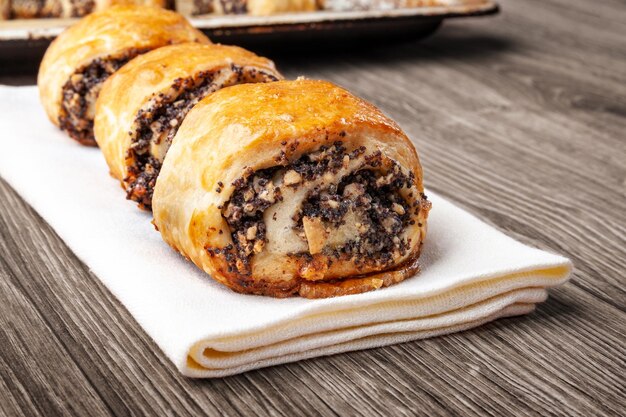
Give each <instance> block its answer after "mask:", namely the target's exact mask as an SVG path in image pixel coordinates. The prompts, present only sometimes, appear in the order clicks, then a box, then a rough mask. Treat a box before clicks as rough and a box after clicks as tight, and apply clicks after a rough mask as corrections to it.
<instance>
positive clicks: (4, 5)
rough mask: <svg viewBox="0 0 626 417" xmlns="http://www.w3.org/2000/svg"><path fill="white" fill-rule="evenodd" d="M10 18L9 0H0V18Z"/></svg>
mask: <svg viewBox="0 0 626 417" xmlns="http://www.w3.org/2000/svg"><path fill="white" fill-rule="evenodd" d="M10 18H11V0H0V20H7V19H10Z"/></svg>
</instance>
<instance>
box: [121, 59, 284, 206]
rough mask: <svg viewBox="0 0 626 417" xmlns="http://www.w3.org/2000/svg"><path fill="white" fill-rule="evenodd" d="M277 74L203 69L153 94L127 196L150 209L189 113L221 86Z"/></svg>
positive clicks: (137, 138)
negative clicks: (159, 177) (164, 169)
mask: <svg viewBox="0 0 626 417" xmlns="http://www.w3.org/2000/svg"><path fill="white" fill-rule="evenodd" d="M277 80H278V78H276V77H275V76H274V75H272V74H269V73H266V72H264V71H261V70H257V69H255V68H248V67H240V66H237V65H234V64H231V65H230V66H229V67H227V68H223V69H220V70H217V71H200V72H198V73H196V74H195V75H194V76H193V77H188V78H177V79H176V80H174V82H173V84H172V85H171V86H170V88H169V90H168V91H167V92H160V93H155V94H153V96H152V98H151V99H150V100H149V101H148V104H147V105H146V106H144V107H143V108H141V109H140V110H139V111H138V112H137V116H136V119H135V127H134V130H132V131H130V132H128V134H129V135H130V136H131V137H132V139H131V146H130V148H129V149H128V159H130V160H131V161H132V162H131V164H130V165H129V167H128V176H127V177H126V178H125V179H124V182H125V183H126V184H127V186H126V196H127V198H128V199H130V200H133V201H136V202H138V203H139V205H140V207H143V208H146V209H150V208H151V206H152V195H153V192H154V186H155V184H156V179H157V176H158V174H159V171H160V169H161V164H162V163H163V160H164V159H165V155H166V153H167V151H168V150H169V147H170V146H171V144H172V140H173V139H174V136H175V135H176V132H178V128H179V127H180V125H181V124H182V122H183V120H184V118H185V116H186V115H187V113H188V112H189V111H190V110H191V109H192V108H193V106H195V105H196V104H197V103H198V102H199V101H200V100H202V99H203V98H204V97H206V96H207V95H209V94H210V93H213V92H215V91H217V90H219V89H221V88H224V87H227V86H230V85H235V84H245V83H252V82H270V81H277Z"/></svg>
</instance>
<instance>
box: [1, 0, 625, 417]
mask: <svg viewBox="0 0 626 417" xmlns="http://www.w3.org/2000/svg"><path fill="white" fill-rule="evenodd" d="M502 4H503V13H502V14H501V16H499V17H497V18H485V19H475V20H470V21H454V22H450V23H446V25H445V26H444V27H443V29H442V30H441V31H440V32H439V33H438V34H437V35H436V36H434V37H433V38H430V39H428V40H426V41H423V42H416V43H410V44H404V45H398V46H394V47H382V48H366V49H363V50H358V51H351V52H347V51H344V52H341V53H338V52H335V53H332V54H325V53H320V52H315V53H314V54H313V55H311V54H300V55H293V54H289V53H281V52H277V53H276V54H275V56H274V57H275V58H276V61H277V64H278V66H279V68H281V69H282V70H283V71H284V72H285V73H286V75H287V76H289V77H294V76H297V75H299V74H306V75H307V76H309V77H312V78H317V77H319V78H326V79H329V80H332V81H335V82H337V83H339V84H342V85H344V86H346V87H348V88H349V89H351V90H352V91H354V92H356V93H357V94H359V95H362V96H364V97H365V98H367V99H369V100H371V101H373V102H374V103H376V104H377V105H379V106H381V107H382V109H383V110H384V111H385V112H386V113H387V114H389V115H391V116H392V117H393V118H395V119H396V120H397V121H398V122H399V123H400V125H401V126H403V127H404V128H405V129H406V131H407V133H408V134H409V136H411V137H412V138H413V139H414V140H415V144H416V146H417V149H418V151H419V152H420V154H421V157H422V161H423V165H424V172H425V176H426V183H427V186H428V187H429V188H430V189H432V190H435V191H437V192H438V193H440V194H442V195H444V196H447V197H448V198H450V199H451V200H453V201H455V202H457V203H458V204H460V205H461V206H463V207H465V208H466V209H468V210H469V211H471V212H473V213H476V214H477V215H478V216H480V217H481V218H483V219H485V220H486V221H488V222H489V223H491V224H493V225H494V226H495V227H497V228H499V229H501V230H503V231H505V232H506V233H508V234H509V235H511V236H513V237H515V238H517V239H519V240H521V241H523V242H526V243H528V244H531V245H534V246H537V247H539V248H543V249H549V250H552V251H556V252H559V253H562V254H565V255H567V256H569V257H571V258H572V260H573V261H574V263H575V266H576V271H575V273H574V276H573V279H572V281H571V282H570V283H568V284H567V285H566V286H564V287H562V288H559V289H556V290H554V291H552V292H551V298H550V299H549V300H548V302H546V303H545V304H543V305H541V306H540V307H539V308H538V310H537V312H536V313H534V314H532V315H529V316H526V317H522V318H515V319H507V320H500V321H498V322H496V323H492V324H489V325H486V326H483V327H481V328H478V329H476V330H472V331H468V332H464V333H460V334H454V335H451V336H446V337H439V338H434V339H430V340H423V341H417V342H412V343H404V344H401V345H397V346H391V347H386V348H380V349H372V350H368V351H362V352H353V353H347V354H342V355H336V356H332V357H324V358H319V359H313V360H307V361H302V362H298V363H294V364H289V365H284V366H276V367H273V368H268V369H261V370H258V371H253V372H248V373H246V374H243V375H238V376H234V377H229V378H224V379H216V380H191V379H186V378H184V377H182V376H180V375H179V374H178V373H177V371H176V369H175V368H174V366H173V365H172V364H171V363H170V362H169V361H168V360H167V359H166V358H165V356H164V355H163V354H161V353H160V351H159V349H158V348H157V347H156V346H155V344H154V343H153V342H152V341H151V340H150V338H149V337H148V336H147V335H146V334H145V333H144V332H143V330H142V329H141V328H140V327H139V326H138V324H137V323H136V322H135V321H134V319H133V318H132V317H131V316H130V315H129V314H128V312H127V311H126V310H125V309H124V307H123V306H122V305H120V303H119V302H118V301H117V300H116V299H115V298H114V297H113V296H112V295H111V294H110V293H109V292H108V291H107V290H106V289H105V288H104V287H103V285H102V284H100V282H99V281H98V279H97V278H96V277H95V276H93V275H92V274H91V273H90V272H89V270H88V269H87V267H85V265H83V264H82V263H81V262H80V261H79V260H78V259H77V258H76V257H75V256H74V255H73V254H72V253H71V252H70V251H69V249H68V248H67V247H66V246H65V244H64V243H63V242H62V241H61V240H60V239H59V237H58V236H57V235H56V234H55V232H54V231H53V230H52V229H51V228H50V227H49V226H48V225H47V224H46V223H45V222H43V221H42V220H41V218H40V217H39V216H38V215H37V214H36V213H35V212H34V211H33V210H32V209H31V208H30V207H29V206H28V205H27V204H26V203H24V202H23V201H22V200H21V198H20V197H19V196H17V195H16V193H15V192H14V191H13V190H11V188H10V187H9V186H8V185H7V184H6V183H5V182H3V181H0V255H1V256H0V300H1V301H0V349H1V350H0V352H1V355H0V361H1V362H0V370H1V373H0V375H1V379H0V413H4V414H5V415H7V416H14V415H20V414H24V415H29V416H35V415H42V416H53V415H60V414H63V415H68V414H73V415H81V416H87V415H103V414H115V415H131V414H133V415H138V414H147V415H159V416H162V415H174V414H180V415H186V414H189V415H199V414H212V415H220V414H226V415H237V414H269V415H280V416H294V415H300V414H305V415H361V414H363V415H375V414H378V415H400V414H407V415H408V414H424V415H431V416H432V415H451V414H456V415H464V416H467V415H484V414H492V415H525V416H527V415H568V416H572V415H580V416H595V415H613V416H617V415H620V414H621V415H624V412H625V410H626V400H625V395H624V390H625V389H626V383H625V379H624V378H625V377H624V375H625V374H626V365H625V361H626V358H625V355H626V350H625V349H626V347H625V346H626V337H625V333H626V331H625V330H626V329H625V323H626V313H625V310H626V294H625V285H624V283H625V277H624V274H625V271H626V251H625V249H624V247H625V246H626V242H625V236H626V193H625V190H626V119H625V117H624V116H625V115H626V7H624V3H623V0H605V1H602V2H592V1H588V0H526V1H514V0H506V1H502ZM32 80H33V77H32V75H25V76H24V75H6V74H5V75H3V76H2V77H1V78H0V82H5V83H6V82H11V83H25V82H26V83H27V82H29V81H30V82H32ZM33 151H35V150H33ZM0 152H1V150H0Z"/></svg>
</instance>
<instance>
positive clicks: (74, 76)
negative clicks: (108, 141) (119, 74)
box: [37, 6, 210, 145]
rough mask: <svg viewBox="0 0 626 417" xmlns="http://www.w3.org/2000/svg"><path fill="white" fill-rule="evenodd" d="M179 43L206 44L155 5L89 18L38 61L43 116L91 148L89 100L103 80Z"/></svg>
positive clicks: (182, 21) (180, 19)
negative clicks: (132, 62)
mask: <svg viewBox="0 0 626 417" xmlns="http://www.w3.org/2000/svg"><path fill="white" fill-rule="evenodd" d="M183 42H200V43H210V41H209V39H208V38H207V37H206V36H204V35H203V34H202V33H201V32H200V31H198V30H196V29H194V28H193V27H192V26H191V25H190V24H189V22H187V20H186V19H185V18H184V17H183V16H181V15H179V14H178V13H175V12H172V11H168V10H164V9H161V8H158V7H148V6H113V7H110V8H107V9H105V10H104V11H102V12H97V13H93V14H90V15H89V16H87V17H85V18H83V19H81V20H80V21H79V22H78V23H76V24H75V25H73V26H71V27H70V28H68V29H67V30H66V31H65V32H63V33H62V34H61V35H59V37H57V38H56V39H55V40H54V41H53V42H52V44H51V45H50V47H49V48H48V50H47V51H46V54H45V55H44V58H43V61H42V62H41V66H40V68H39V75H38V78H37V84H38V86H39V95H40V97H41V101H42V103H43V106H44V108H45V110H46V113H47V114H48V117H49V118H50V120H51V121H52V123H54V124H55V125H57V126H59V127H60V128H61V129H62V130H64V131H66V132H67V133H68V134H69V135H70V136H71V137H72V138H74V139H76V140H77V141H79V142H80V143H82V144H85V145H95V144H96V142H95V140H94V137H93V118H94V112H95V101H96V98H97V96H98V93H99V91H100V88H101V86H102V83H103V82H104V80H106V78H108V77H109V76H110V75H111V74H112V73H114V72H115V71H116V70H117V69H119V68H120V67H121V66H122V65H124V64H125V63H126V62H128V61H129V60H131V59H132V58H134V57H135V56H137V55H139V54H142V53H145V52H147V51H150V50H152V49H155V48H159V47H161V46H165V45H170V44H177V43H183Z"/></svg>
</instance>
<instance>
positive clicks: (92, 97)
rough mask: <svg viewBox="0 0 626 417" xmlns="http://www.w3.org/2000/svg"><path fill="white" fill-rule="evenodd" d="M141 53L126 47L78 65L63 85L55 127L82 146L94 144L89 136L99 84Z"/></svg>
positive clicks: (91, 132)
mask: <svg viewBox="0 0 626 417" xmlns="http://www.w3.org/2000/svg"><path fill="white" fill-rule="evenodd" d="M143 52H145V51H144V50H139V49H130V50H127V51H125V52H124V53H123V54H121V55H120V56H117V57H113V56H106V57H102V58H96V59H94V60H93V61H91V62H90V63H89V64H88V65H86V66H84V67H81V68H79V69H78V70H76V71H75V72H74V74H72V75H71V76H70V77H69V79H68V80H67V82H66V83H65V84H64V85H63V89H62V100H61V112H60V114H59V126H60V127H61V129H62V130H64V131H66V132H67V133H68V134H69V135H70V136H71V137H72V138H74V139H75V140H77V141H79V142H80V143H83V144H85V145H93V146H95V145H96V141H95V139H94V135H93V119H94V117H95V112H96V109H95V105H96V99H97V98H98V94H99V93H100V89H101V88H102V83H104V82H105V81H106V79H107V78H109V77H110V76H111V74H113V73H114V72H115V71H117V70H118V69H119V68H121V67H122V66H123V65H124V64H126V63H127V62H128V61H130V60H131V59H132V58H134V57H135V56H137V55H139V54H141V53H143Z"/></svg>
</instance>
